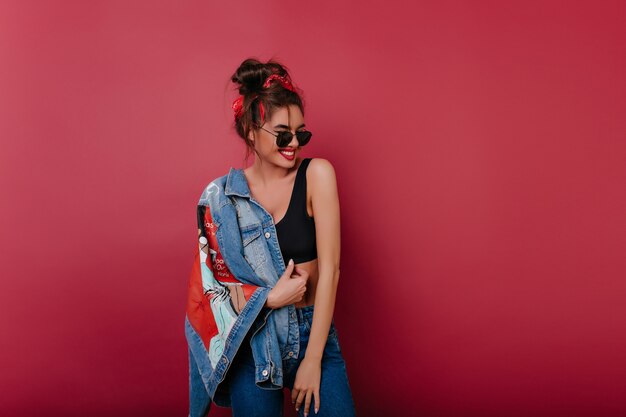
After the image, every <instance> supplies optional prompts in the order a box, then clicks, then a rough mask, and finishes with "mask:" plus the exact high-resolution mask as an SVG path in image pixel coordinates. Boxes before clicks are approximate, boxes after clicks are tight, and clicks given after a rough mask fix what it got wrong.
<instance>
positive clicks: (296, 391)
mask: <svg viewBox="0 0 626 417" xmlns="http://www.w3.org/2000/svg"><path fill="white" fill-rule="evenodd" d="M299 393H300V390H299V389H297V388H294V389H292V390H291V404H295V403H296V399H297V398H298V394H299Z"/></svg>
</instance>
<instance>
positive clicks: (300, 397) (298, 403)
mask: <svg viewBox="0 0 626 417" xmlns="http://www.w3.org/2000/svg"><path fill="white" fill-rule="evenodd" d="M305 394H306V392H305V391H304V390H300V392H298V398H296V411H298V410H300V406H301V405H302V401H304V396H305Z"/></svg>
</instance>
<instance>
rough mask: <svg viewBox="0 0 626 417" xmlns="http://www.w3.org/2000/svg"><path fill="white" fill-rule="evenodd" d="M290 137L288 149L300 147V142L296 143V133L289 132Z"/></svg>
mask: <svg viewBox="0 0 626 417" xmlns="http://www.w3.org/2000/svg"><path fill="white" fill-rule="evenodd" d="M291 133H292V136H291V142H289V145H288V146H289V147H291V148H297V147H298V146H300V142H298V137H297V136H296V132H291Z"/></svg>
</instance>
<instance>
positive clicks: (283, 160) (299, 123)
mask: <svg viewBox="0 0 626 417" xmlns="http://www.w3.org/2000/svg"><path fill="white" fill-rule="evenodd" d="M261 127H262V128H263V129H267V130H269V131H270V132H272V133H278V132H281V131H291V132H292V133H295V132H297V131H299V130H305V126H304V116H303V115H302V112H301V111H300V108H299V107H298V106H296V105H290V106H288V107H281V108H279V109H276V110H275V111H274V114H273V115H272V119H271V120H266V121H265V124H264V125H263V126H261ZM263 129H254V130H252V131H251V132H250V140H252V141H253V142H254V148H255V149H256V150H257V152H258V153H259V155H260V157H261V159H263V160H264V162H265V161H267V162H270V163H272V164H274V165H278V166H282V167H285V168H290V167H293V166H294V164H295V161H296V157H297V155H298V153H299V152H300V150H301V148H300V146H299V144H298V139H297V138H296V135H295V134H294V135H293V137H292V138H291V142H290V143H289V144H288V145H287V146H285V147H284V148H278V146H277V145H276V136H274V135H273V134H272V133H270V132H267V131H265V130H263Z"/></svg>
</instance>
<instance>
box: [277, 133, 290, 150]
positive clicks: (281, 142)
mask: <svg viewBox="0 0 626 417" xmlns="http://www.w3.org/2000/svg"><path fill="white" fill-rule="evenodd" d="M292 137H293V134H292V133H291V132H288V131H283V132H279V133H278V136H277V137H276V145H277V146H278V147H279V148H284V147H285V146H287V145H289V143H290V142H291V138H292Z"/></svg>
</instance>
